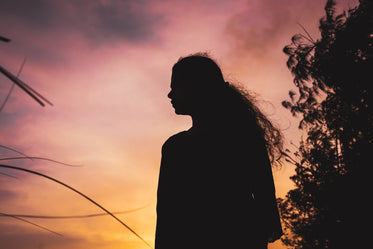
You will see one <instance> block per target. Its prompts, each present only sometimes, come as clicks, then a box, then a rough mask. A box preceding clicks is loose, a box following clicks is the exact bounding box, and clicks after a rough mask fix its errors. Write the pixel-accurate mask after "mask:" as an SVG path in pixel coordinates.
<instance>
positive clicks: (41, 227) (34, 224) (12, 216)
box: [0, 213, 63, 236]
mask: <svg viewBox="0 0 373 249" xmlns="http://www.w3.org/2000/svg"><path fill="white" fill-rule="evenodd" d="M0 216H6V217H10V218H13V219H16V220H20V221H23V222H26V223H28V224H31V225H33V226H36V227H38V228H40V229H43V230H45V231H48V232H50V233H53V234H55V235H58V236H63V235H62V234H60V233H57V232H55V231H53V230H50V229H49V228H46V227H43V226H41V225H38V224H36V223H34V222H31V221H28V220H26V219H23V218H20V217H17V216H14V215H11V214H5V213H0Z"/></svg>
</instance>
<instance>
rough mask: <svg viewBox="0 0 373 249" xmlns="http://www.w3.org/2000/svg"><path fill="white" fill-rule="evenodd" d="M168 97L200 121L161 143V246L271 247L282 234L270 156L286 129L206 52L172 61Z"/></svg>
mask: <svg viewBox="0 0 373 249" xmlns="http://www.w3.org/2000/svg"><path fill="white" fill-rule="evenodd" d="M168 97H169V98H170V99H171V103H172V106H173V107H174V108H175V112H176V114H180V115H190V116H191V117H192V120H193V126H192V127H191V128H190V129H189V130H187V131H183V132H180V133H178V134H176V135H174V136H172V137H170V138H169V139H168V140H167V141H166V142H165V143H164V145H163V147H162V161H161V168H160V175H159V184H158V203H157V228H156V240H155V248H156V249H179V248H188V249H199V248H201V249H202V248H203V249H207V248H227V249H228V248H233V249H235V248H253V249H257V248H261V249H262V248H267V242H268V241H274V240H276V239H278V238H279V237H280V236H281V235H282V229H281V224H280V219H279V214H278V209H277V205H276V198H275V187H274V183H273V177H272V170H271V162H270V157H271V159H275V157H276V154H278V152H279V150H280V149H281V144H282V143H281V142H282V139H281V136H280V133H279V131H278V130H277V129H275V128H274V127H273V126H272V124H271V123H270V122H269V121H268V120H267V119H266V117H265V116H264V115H263V114H262V113H261V112H260V111H259V109H258V108H257V107H256V106H255V105H254V100H253V99H252V97H251V96H250V95H248V94H246V93H245V92H244V91H242V90H239V89H238V88H237V87H235V86H233V85H230V84H229V83H227V82H225V81H224V78H223V75H222V73H221V70H220V68H219V67H218V66H217V64H216V63H215V62H214V61H213V60H212V59H210V58H209V57H208V56H207V55H204V54H195V55H192V56H188V57H184V58H181V59H180V60H179V61H178V62H177V63H176V64H175V65H174V66H173V68H172V79H171V91H170V93H169V94H168ZM267 151H268V152H267Z"/></svg>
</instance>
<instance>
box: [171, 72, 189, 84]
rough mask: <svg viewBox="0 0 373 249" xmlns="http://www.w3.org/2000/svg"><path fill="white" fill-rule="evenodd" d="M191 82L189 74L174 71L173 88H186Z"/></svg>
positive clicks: (172, 77) (172, 76)
mask: <svg viewBox="0 0 373 249" xmlns="http://www.w3.org/2000/svg"><path fill="white" fill-rule="evenodd" d="M190 80H191V79H190V74H188V73H187V72H185V71H181V70H173V71H172V74H171V87H185V86H187V85H188V84H187V83H188V82H189V81H190Z"/></svg>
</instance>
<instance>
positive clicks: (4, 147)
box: [0, 144, 32, 160]
mask: <svg viewBox="0 0 373 249" xmlns="http://www.w3.org/2000/svg"><path fill="white" fill-rule="evenodd" d="M0 148H3V149H6V150H10V151H13V152H15V153H18V154H20V155H22V156H24V157H26V158H28V159H30V160H32V159H31V158H30V157H29V156H28V155H26V154H24V153H22V152H20V151H18V150H16V149H13V148H10V147H8V146H5V145H1V144H0Z"/></svg>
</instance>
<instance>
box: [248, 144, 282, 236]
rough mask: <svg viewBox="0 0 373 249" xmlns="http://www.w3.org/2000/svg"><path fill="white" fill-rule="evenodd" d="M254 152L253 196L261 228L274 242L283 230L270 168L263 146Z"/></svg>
mask: <svg viewBox="0 0 373 249" xmlns="http://www.w3.org/2000/svg"><path fill="white" fill-rule="evenodd" d="M256 152H257V153H256V154H255V157H256V158H255V159H254V162H255V166H254V167H255V169H254V170H255V171H254V172H255V173H254V175H253V182H254V185H253V196H254V199H255V202H256V203H257V205H258V210H259V212H260V216H261V221H262V222H263V223H262V228H263V230H264V232H265V234H266V235H267V239H268V242H274V241H275V240H277V239H279V238H280V237H281V235H282V234H283V232H282V227H281V221H280V216H279V212H278V207H277V203H276V194H275V185H274V181H273V174H272V168H271V163H270V160H269V158H268V154H267V150H266V148H265V146H264V145H262V146H259V148H258V149H256Z"/></svg>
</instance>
